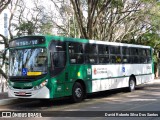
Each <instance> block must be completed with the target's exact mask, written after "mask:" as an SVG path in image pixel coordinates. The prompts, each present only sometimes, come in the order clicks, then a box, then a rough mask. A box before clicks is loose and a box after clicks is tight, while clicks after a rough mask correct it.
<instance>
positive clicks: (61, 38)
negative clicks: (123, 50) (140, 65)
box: [44, 35, 151, 48]
mask: <svg viewBox="0 0 160 120" xmlns="http://www.w3.org/2000/svg"><path fill="white" fill-rule="evenodd" d="M44 37H46V38H50V40H53V39H54V40H60V41H70V42H80V43H91V44H102V45H116V46H126V47H139V48H151V47H150V46H146V45H136V44H127V43H118V42H107V41H100V40H89V39H83V38H82V39H81V38H70V37H63V36H48V35H46V36H44Z"/></svg>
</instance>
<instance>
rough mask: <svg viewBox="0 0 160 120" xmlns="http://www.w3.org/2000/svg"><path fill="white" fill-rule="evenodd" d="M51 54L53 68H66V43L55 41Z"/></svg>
mask: <svg viewBox="0 0 160 120" xmlns="http://www.w3.org/2000/svg"><path fill="white" fill-rule="evenodd" d="M50 52H51V64H52V67H54V68H61V67H64V66H65V64H66V43H65V42H61V41H53V42H52V43H51V45H50ZM54 68H53V69H54Z"/></svg>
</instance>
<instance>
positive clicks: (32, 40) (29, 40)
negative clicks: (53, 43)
mask: <svg viewBox="0 0 160 120" xmlns="http://www.w3.org/2000/svg"><path fill="white" fill-rule="evenodd" d="M43 43H45V39H44V37H40V36H38V37H37V36H36V37H35V36H34V37H22V38H18V39H14V40H13V41H11V42H10V43H9V47H19V46H29V45H37V44H43Z"/></svg>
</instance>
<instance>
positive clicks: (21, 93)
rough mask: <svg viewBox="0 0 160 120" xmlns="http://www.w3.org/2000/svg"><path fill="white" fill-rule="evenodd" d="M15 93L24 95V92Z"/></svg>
mask: <svg viewBox="0 0 160 120" xmlns="http://www.w3.org/2000/svg"><path fill="white" fill-rule="evenodd" d="M17 95H26V93H25V92H18V93H17Z"/></svg>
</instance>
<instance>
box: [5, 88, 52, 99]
mask: <svg viewBox="0 0 160 120" xmlns="http://www.w3.org/2000/svg"><path fill="white" fill-rule="evenodd" d="M8 97H17V98H42V99H43V98H50V92H49V89H48V88H47V87H46V86H44V87H43V88H41V89H39V90H33V89H10V88H8Z"/></svg>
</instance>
